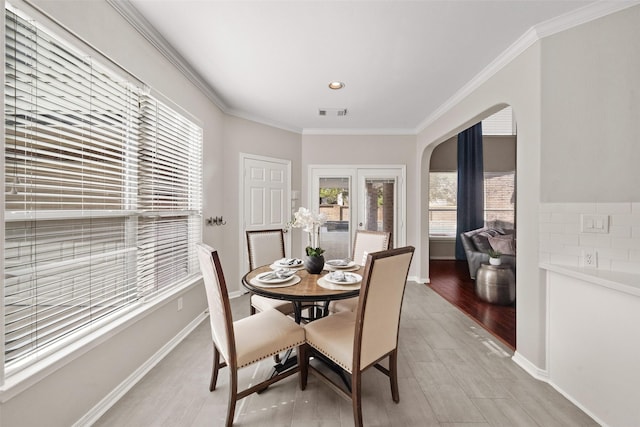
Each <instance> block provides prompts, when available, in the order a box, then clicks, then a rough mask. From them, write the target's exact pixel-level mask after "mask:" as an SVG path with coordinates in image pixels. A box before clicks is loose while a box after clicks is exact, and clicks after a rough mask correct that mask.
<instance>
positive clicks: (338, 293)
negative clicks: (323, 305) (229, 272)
mask: <svg viewBox="0 0 640 427" xmlns="http://www.w3.org/2000/svg"><path fill="white" fill-rule="evenodd" d="M270 270H271V268H270V267H269V266H268V265H264V266H262V267H258V268H256V269H255V270H252V271H250V272H248V273H247V274H245V275H244V277H243V278H242V285H243V286H244V287H245V288H247V289H249V290H250V291H251V292H253V293H255V294H257V295H262V296H265V297H268V298H275V299H280V300H287V301H333V300H339V299H346V298H352V297H355V296H357V295H358V294H359V293H360V287H359V286H358V287H356V288H355V289H353V290H332V289H326V288H323V287H322V286H320V285H318V279H319V278H321V277H322V276H324V275H325V274H327V273H328V272H329V271H327V270H323V271H322V273H320V274H309V272H307V270H305V269H304V268H302V269H300V270H298V271H297V272H296V275H297V276H298V277H300V282H299V283H296V284H295V285H292V286H285V287H262V286H255V285H253V284H251V279H253V278H254V277H256V276H257V275H258V274H260V273H263V272H265V271H270ZM352 273H357V274H359V275H361V276H362V275H363V274H364V267H362V266H360V268H359V269H358V270H356V271H352Z"/></svg>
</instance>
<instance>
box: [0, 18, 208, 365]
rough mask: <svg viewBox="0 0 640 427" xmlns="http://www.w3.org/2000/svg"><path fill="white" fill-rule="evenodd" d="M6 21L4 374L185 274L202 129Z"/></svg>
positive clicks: (21, 21)
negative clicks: (151, 284)
mask: <svg viewBox="0 0 640 427" xmlns="http://www.w3.org/2000/svg"><path fill="white" fill-rule="evenodd" d="M18 14H19V12H16V13H14V12H12V11H10V10H7V11H6V24H5V25H6V28H5V29H6V31H5V45H6V49H5V50H6V59H5V64H6V65H5V76H6V77H5V182H6V183H7V184H6V186H5V224H4V228H5V230H4V231H5V251H4V257H5V271H4V278H5V280H4V322H5V337H4V339H5V354H4V362H5V366H6V367H7V369H8V371H9V372H15V371H16V370H18V369H20V368H21V367H23V366H26V365H28V364H30V363H32V362H33V361H35V360H36V358H37V357H40V356H43V355H46V354H48V353H49V352H51V351H54V350H55V349H56V348H57V345H62V344H64V343H67V342H68V340H72V339H76V338H77V337H79V336H82V335H83V334H85V333H86V332H88V331H90V329H91V328H89V326H91V325H92V324H95V322H96V321H98V320H102V319H105V318H106V316H107V315H110V314H112V315H120V314H122V313H124V311H123V309H125V308H127V307H132V306H134V305H137V304H139V302H140V301H141V297H142V296H150V295H152V294H154V293H157V291H159V290H162V289H166V288H167V287H170V286H172V285H176V284H178V283H179V282H180V280H183V279H185V278H188V277H189V276H190V275H191V274H193V273H195V272H196V271H197V266H196V264H195V262H196V261H195V260H196V257H195V255H193V256H192V255H191V251H192V248H193V246H194V244H195V243H196V242H197V241H200V216H201V184H200V180H201V178H200V177H201V173H200V168H201V160H200V155H201V154H200V152H201V138H202V136H201V130H200V129H199V128H198V127H197V126H195V125H193V124H192V123H190V122H189V121H188V120H186V119H184V118H183V117H182V116H180V115H179V114H177V113H176V112H174V111H172V110H171V109H170V108H168V107H166V106H164V105H161V104H157V102H156V101H154V100H153V99H152V98H151V97H149V96H144V97H143V98H144V101H143V99H142V98H141V96H140V95H139V91H138V89H136V88H133V87H132V86H131V85H130V84H129V83H128V82H125V81H122V79H121V78H119V77H116V75H115V74H113V73H110V72H109V70H108V69H106V68H103V67H101V66H100V65H99V64H97V63H96V61H95V60H92V59H91V58H88V57H86V56H84V55H83V54H82V53H79V52H78V51H76V50H75V49H74V48H71V47H70V46H68V45H67V44H66V43H65V42H63V41H61V40H58V39H56V37H55V36H53V35H52V34H51V33H49V32H47V30H46V29H43V28H42V27H40V26H39V25H37V24H36V23H33V22H30V21H29V20H28V19H26V18H24V17H22V16H19V15H18ZM141 104H144V107H141ZM148 105H156V107H155V109H156V110H157V111H159V112H160V113H157V112H156V113H153V114H151V113H152V111H150V108H148ZM144 114H150V117H148V118H145V117H144ZM149 132H151V133H152V134H153V135H155V139H153V142H150V141H152V138H150V137H149ZM143 134H144V137H142V135H143ZM167 135H169V136H167ZM150 171H151V172H150ZM196 223H197V226H196ZM150 277H151V278H153V286H150V285H149V278H150Z"/></svg>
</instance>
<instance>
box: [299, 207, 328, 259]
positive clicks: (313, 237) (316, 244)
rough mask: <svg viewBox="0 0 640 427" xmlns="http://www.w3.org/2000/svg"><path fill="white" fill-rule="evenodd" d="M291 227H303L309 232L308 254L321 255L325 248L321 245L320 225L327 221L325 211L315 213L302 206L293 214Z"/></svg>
mask: <svg viewBox="0 0 640 427" xmlns="http://www.w3.org/2000/svg"><path fill="white" fill-rule="evenodd" d="M293 218H294V220H293V222H292V223H291V227H293V228H302V229H303V230H304V231H306V232H307V233H309V246H307V248H306V253H307V256H320V255H322V254H323V253H324V249H322V248H321V247H320V226H321V225H322V224H324V223H325V222H327V216H326V215H325V214H323V213H313V212H311V211H310V210H309V209H307V208H300V209H298V212H296V213H294V214H293Z"/></svg>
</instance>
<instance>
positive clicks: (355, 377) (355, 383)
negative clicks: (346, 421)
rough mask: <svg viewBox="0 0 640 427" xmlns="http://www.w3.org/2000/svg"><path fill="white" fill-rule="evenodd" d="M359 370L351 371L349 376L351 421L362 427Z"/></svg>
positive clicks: (357, 426)
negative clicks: (351, 408) (351, 405)
mask: <svg viewBox="0 0 640 427" xmlns="http://www.w3.org/2000/svg"><path fill="white" fill-rule="evenodd" d="M361 385H362V383H361V381H360V372H353V374H352V376H351V402H352V404H353V423H354V424H355V426H356V427H362V395H361V393H360V392H361V388H362V387H361Z"/></svg>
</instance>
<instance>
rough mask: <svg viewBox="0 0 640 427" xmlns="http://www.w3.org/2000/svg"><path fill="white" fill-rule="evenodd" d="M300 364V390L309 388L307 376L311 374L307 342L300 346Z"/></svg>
mask: <svg viewBox="0 0 640 427" xmlns="http://www.w3.org/2000/svg"><path fill="white" fill-rule="evenodd" d="M298 366H299V367H300V372H299V373H298V375H299V376H300V377H299V378H300V390H304V389H305V388H307V377H308V376H309V354H308V348H307V344H302V345H301V346H299V347H298Z"/></svg>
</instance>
